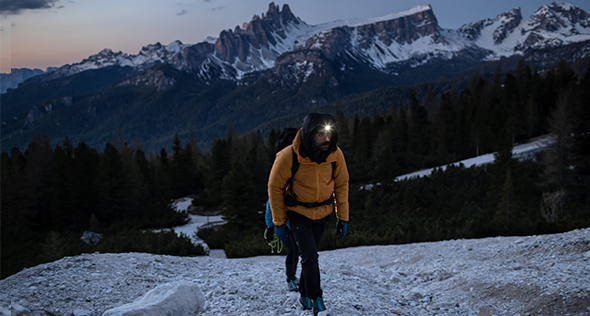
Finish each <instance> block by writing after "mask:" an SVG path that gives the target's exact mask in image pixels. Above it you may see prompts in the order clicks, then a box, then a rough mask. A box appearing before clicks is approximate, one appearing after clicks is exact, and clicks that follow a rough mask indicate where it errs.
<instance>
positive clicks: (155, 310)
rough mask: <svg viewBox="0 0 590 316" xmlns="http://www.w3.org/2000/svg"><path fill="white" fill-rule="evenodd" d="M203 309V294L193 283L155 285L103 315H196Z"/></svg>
mask: <svg viewBox="0 0 590 316" xmlns="http://www.w3.org/2000/svg"><path fill="white" fill-rule="evenodd" d="M204 309H205V295H204V294H203V291H201V290H200V289H199V287H198V286H197V285H196V284H194V283H189V282H172V283H166V284H162V285H159V286H157V287H156V288H155V289H153V290H151V291H149V292H147V293H146V294H145V295H144V296H143V297H140V298H139V299H137V300H135V301H134V302H133V303H129V304H125V305H122V306H119V307H115V308H112V309H109V310H107V311H105V312H104V314H103V316H141V315H144V316H163V315H197V314H198V313H200V312H201V311H203V310H204Z"/></svg>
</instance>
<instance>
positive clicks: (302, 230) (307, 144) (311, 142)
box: [268, 113, 348, 315]
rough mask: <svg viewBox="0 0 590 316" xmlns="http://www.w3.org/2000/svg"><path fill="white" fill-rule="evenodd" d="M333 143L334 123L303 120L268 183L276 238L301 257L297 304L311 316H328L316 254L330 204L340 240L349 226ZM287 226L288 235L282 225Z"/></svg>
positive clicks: (342, 170)
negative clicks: (291, 244)
mask: <svg viewBox="0 0 590 316" xmlns="http://www.w3.org/2000/svg"><path fill="white" fill-rule="evenodd" d="M337 143H338V130H337V126H336V120H335V119H334V117H333V116H331V115H329V114H318V113H310V114H308V115H307V116H306V117H305V119H304V120H303V126H302V128H301V129H299V131H298V133H297V136H296V137H295V139H294V140H293V144H292V145H290V146H287V147H286V148H285V149H283V150H281V151H280V152H279V153H277V156H276V158H275V161H274V164H273V166H272V170H271V172H270V177H269V180H268V196H269V199H270V206H271V210H272V217H273V223H274V225H275V234H276V235H277V236H278V237H279V238H285V236H288V235H289V234H293V237H295V241H296V242H297V247H298V248H299V252H300V253H301V277H300V280H299V293H300V294H301V297H300V302H301V304H302V305H303V309H313V313H314V315H327V310H326V306H325V304H324V299H323V292H322V288H321V284H320V268H319V262H318V248H319V245H320V242H321V240H322V237H323V235H324V230H325V228H326V223H327V222H328V221H329V220H330V217H331V216H330V215H331V214H332V211H333V205H332V204H333V203H336V205H337V208H336V216H337V217H338V225H337V230H336V234H337V236H338V237H339V238H342V237H344V236H345V235H346V229H347V222H348V169H347V167H346V161H345V160H344V155H343V153H342V151H341V150H340V148H338V146H337ZM294 159H295V160H296V161H294ZM294 166H297V168H294ZM292 169H296V172H292V171H293V170H292ZM334 198H335V200H334ZM287 220H288V221H289V223H290V229H288V228H287V226H286V225H285V222H286V221H287Z"/></svg>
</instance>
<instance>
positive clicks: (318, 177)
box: [315, 164, 321, 201]
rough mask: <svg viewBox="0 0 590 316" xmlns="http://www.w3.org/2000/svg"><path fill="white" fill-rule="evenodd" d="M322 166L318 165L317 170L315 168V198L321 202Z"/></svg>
mask: <svg viewBox="0 0 590 316" xmlns="http://www.w3.org/2000/svg"><path fill="white" fill-rule="evenodd" d="M320 167H321V164H316V168H315V185H316V196H315V200H316V201H319V200H320V170H321V168H320Z"/></svg>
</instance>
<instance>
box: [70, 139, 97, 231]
mask: <svg viewBox="0 0 590 316" xmlns="http://www.w3.org/2000/svg"><path fill="white" fill-rule="evenodd" d="M99 161H100V155H99V153H98V152H97V151H96V149H94V148H90V147H88V146H87V145H86V144H85V143H83V142H82V143H79V144H78V146H77V147H76V149H75V150H74V166H73V169H74V172H73V174H74V179H73V188H74V191H73V192H72V207H73V208H74V209H75V210H76V213H77V214H78V216H79V218H80V221H81V223H82V225H81V226H82V227H84V228H86V227H91V222H90V218H91V217H93V215H94V218H95V219H96V218H97V217H96V214H98V210H99V209H98V205H99V201H100V199H99V196H98V192H97V187H96V177H97V173H98V166H99Z"/></svg>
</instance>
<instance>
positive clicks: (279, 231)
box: [275, 224, 289, 241]
mask: <svg viewBox="0 0 590 316" xmlns="http://www.w3.org/2000/svg"><path fill="white" fill-rule="evenodd" d="M275 234H276V235H277V237H278V238H279V239H280V240H281V241H285V240H287V238H289V228H287V225H285V224H283V225H281V226H276V227H275Z"/></svg>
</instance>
